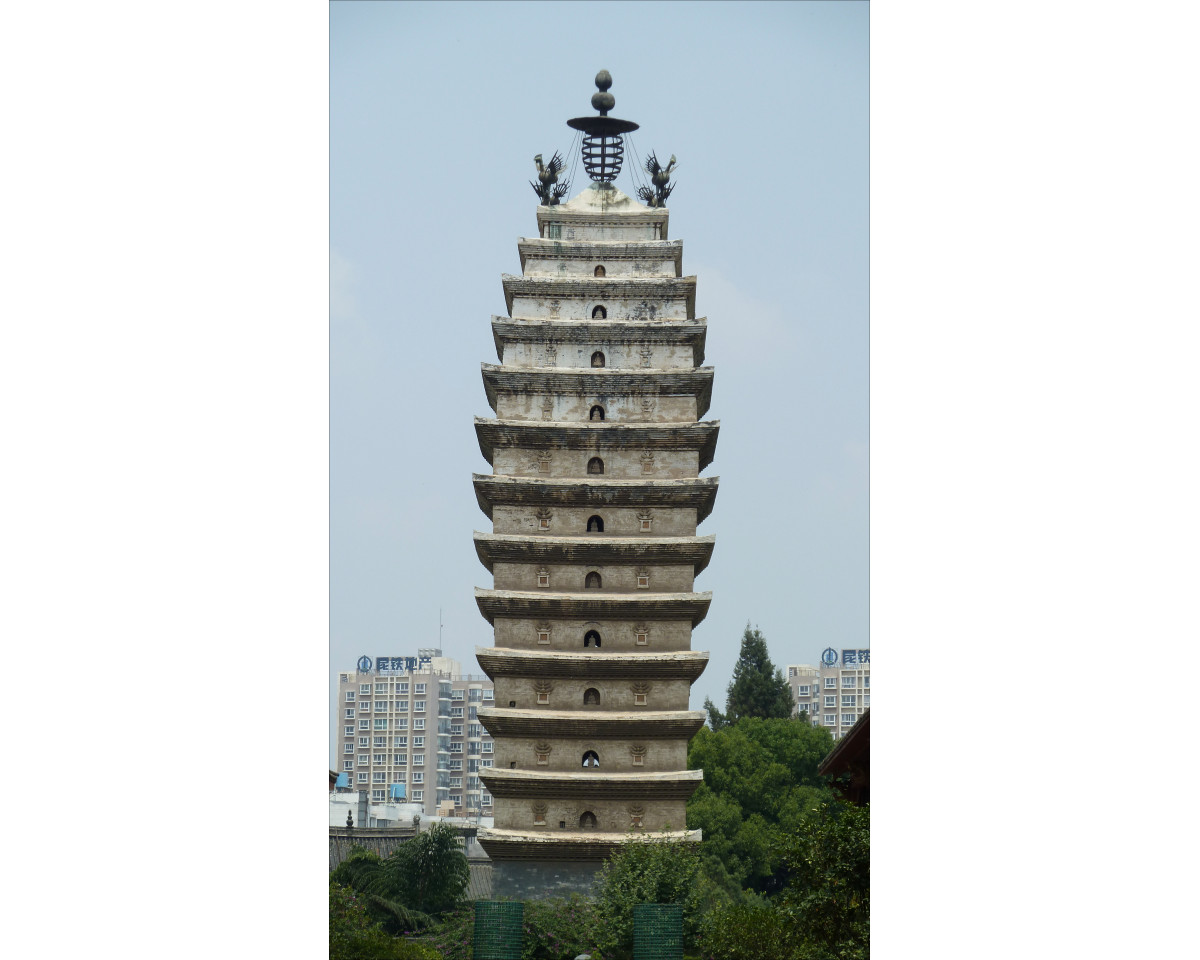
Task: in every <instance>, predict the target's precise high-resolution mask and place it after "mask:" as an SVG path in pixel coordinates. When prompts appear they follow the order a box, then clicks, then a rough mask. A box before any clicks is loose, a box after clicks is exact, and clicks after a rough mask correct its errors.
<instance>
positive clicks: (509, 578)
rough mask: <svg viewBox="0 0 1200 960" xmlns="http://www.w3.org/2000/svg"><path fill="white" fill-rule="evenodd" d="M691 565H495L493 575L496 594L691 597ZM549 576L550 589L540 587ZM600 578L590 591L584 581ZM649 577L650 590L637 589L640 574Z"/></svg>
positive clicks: (692, 580)
mask: <svg viewBox="0 0 1200 960" xmlns="http://www.w3.org/2000/svg"><path fill="white" fill-rule="evenodd" d="M692 569H693V568H692V565H691V564H686V565H684V564H671V565H669V566H667V565H664V564H649V563H636V562H631V563H621V564H616V563H611V564H589V565H587V566H584V565H582V564H554V563H545V564H543V563H506V562H497V563H495V564H493V567H492V575H493V577H494V578H495V588H494V589H496V590H538V589H545V590H546V592H548V593H562V592H569V593H576V592H586V593H587V594H588V595H589V596H591V595H593V594H594V595H597V596H602V595H605V594H610V593H690V592H691V591H692V588H693V584H694V581H695V577H694V575H693V573H692ZM540 570H546V571H548V573H549V574H550V585H549V587H543V588H539V587H538V582H537V578H538V571H540ZM593 571H594V572H596V573H599V574H600V578H601V581H602V582H603V587H601V588H600V589H599V590H597V589H595V588H591V589H587V588H585V587H584V585H583V581H584V578H585V577H586V576H587V574H588V573H590V572H593ZM639 571H642V572H645V573H648V574H649V575H650V586H649V587H643V588H640V589H639V588H638V585H637V573H638V572H639Z"/></svg>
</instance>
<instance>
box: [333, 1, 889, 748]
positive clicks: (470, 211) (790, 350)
mask: <svg viewBox="0 0 1200 960" xmlns="http://www.w3.org/2000/svg"><path fill="white" fill-rule="evenodd" d="M550 10H551V8H549V7H547V6H546V5H544V4H530V5H522V4H495V3H485V4H459V5H449V4H378V3H337V4H334V5H332V6H331V8H330V16H331V19H330V558H329V560H330V674H331V680H330V690H331V707H330V709H331V714H333V713H336V703H334V697H335V695H336V683H335V681H336V674H337V672H338V671H341V670H347V669H352V668H353V666H354V663H355V661H356V660H357V659H358V657H359V656H360V655H362V654H367V655H369V656H371V657H375V656H378V655H389V656H401V655H411V654H413V653H415V651H416V649H417V648H418V647H426V646H438V644H439V612H440V616H441V624H442V628H441V631H440V645H441V647H442V650H443V653H444V655H446V656H450V657H454V658H455V659H457V660H459V661H460V662H461V664H462V669H463V671H464V672H467V673H475V674H478V673H480V670H479V667H478V663H477V662H476V660H475V656H474V651H475V648H476V647H478V646H490V645H491V643H492V637H491V628H490V627H489V625H488V624H487V622H486V621H485V620H484V619H483V618H482V617H481V616H480V614H479V612H478V610H477V608H476V606H475V601H474V597H473V588H474V587H476V586H481V587H490V586H491V577H490V575H489V574H488V572H487V570H486V569H485V568H483V567H482V566H481V565H480V564H479V562H478V560H477V558H476V556H475V551H474V548H473V546H472V542H471V533H472V531H473V530H484V529H488V530H490V522H489V521H488V519H487V518H486V517H485V516H484V515H483V514H482V513H481V512H480V511H479V509H478V507H477V506H476V503H475V498H474V494H473V491H472V488H471V474H472V472H480V473H488V472H490V467H489V465H488V464H487V462H486V461H485V460H483V458H482V456H481V455H480V453H479V449H478V446H477V444H476V441H475V434H474V430H473V427H472V418H473V417H475V416H492V415H493V414H492V412H491V410H490V409H489V407H488V405H487V402H486V399H485V396H484V392H483V387H482V382H481V379H480V372H479V364H480V363H481V362H488V363H496V362H497V358H496V355H495V349H494V346H493V343H492V336H491V327H490V318H491V316H492V315H493V314H499V315H504V314H505V313H506V311H505V305H504V299H503V293H502V289H501V283H500V276H501V274H503V273H512V274H519V273H520V262H519V259H518V257H517V250H516V243H517V239H518V238H519V237H528V236H536V235H537V225H536V220H535V210H536V205H537V198H536V197H535V196H534V193H533V191H532V190H531V189H530V187H529V185H528V181H529V180H530V179H531V178H533V177H534V165H533V162H532V158H533V156H534V154H537V153H541V154H542V155H543V156H545V157H549V156H550V155H551V154H553V153H554V152H555V151H556V150H557V151H560V152H562V153H563V154H564V155H566V156H567V162H568V164H570V163H571V162H572V160H573V157H571V156H570V155H568V148H569V147H570V145H571V138H572V136H573V133H574V132H573V131H572V130H570V129H569V128H568V127H567V126H566V121H567V120H568V119H569V118H571V117H576V116H580V115H589V114H592V113H593V112H594V111H593V110H592V108H591V106H590V98H591V95H592V93H594V92H595V89H596V88H595V86H594V77H595V75H596V73H597V71H599V70H600V69H602V68H603V69H607V70H609V72H610V73H611V74H612V76H613V86H612V89H611V91H610V92H611V93H613V95H614V96H615V97H616V106H615V108H614V109H613V110H612V111H611V114H612V115H613V116H618V117H622V118H625V119H630V120H633V121H635V122H637V123H638V124H640V129H639V130H638V131H636V132H635V133H634V134H633V135H632V138H631V139H632V141H633V146H634V147H635V148H636V149H637V151H638V152H639V154H640V155H641V156H642V157H643V158H644V157H645V155H646V154H647V153H648V152H650V151H655V152H656V153H657V155H658V156H659V157H661V158H662V159H663V160H664V161H665V160H666V158H667V157H668V156H670V155H671V154H674V155H675V156H676V157H677V158H678V165H677V167H676V172H675V182H676V184H677V186H676V188H675V191H674V193H673V194H672V196H671V199H670V201H669V209H670V213H671V222H670V235H671V237H672V239H678V240H682V241H683V258H684V259H683V272H684V274H685V275H695V276H696V277H697V296H696V314H697V316H707V317H708V322H709V334H708V340H707V346H706V357H705V363H706V365H711V366H713V367H715V370H716V375H715V382H714V389H713V402H712V408H711V409H710V411H709V413H708V414H707V415H706V419H717V420H720V421H721V433H720V438H719V441H718V445H717V453H716V459H715V461H714V463H713V464H712V466H710V467H709V468H708V469H707V470H706V471H705V473H704V475H705V476H713V475H716V476H719V477H720V479H721V484H720V491H719V493H718V496H717V501H716V507H715V509H714V511H713V513H712V515H711V516H710V517H709V519H708V520H706V521H705V522H704V524H703V525H702V526H701V529H700V531H699V532H700V533H702V534H706V535H715V536H716V543H717V546H716V551H715V553H714V555H713V560H712V563H711V564H710V566H709V567H708V568H707V570H705V571H704V573H702V574H701V575H700V577H698V578H697V584H696V589H698V590H706V591H711V592H712V594H713V602H712V606H711V609H710V611H709V614H708V617H707V618H706V619H705V621H704V622H703V623H701V624H700V625H699V626H698V627H697V628H696V630H695V631H694V633H693V637H692V645H693V648H694V649H698V650H707V651H709V652H710V654H711V659H710V661H709V665H708V668H707V669H706V671H705V672H704V674H703V675H702V676H701V677H700V679H699V680H698V681H697V682H696V683H695V684H694V685H693V688H692V705H693V708H694V709H698V708H699V706H700V705H701V704H702V703H703V701H704V699H705V697H711V698H712V699H713V701H714V702H716V703H717V704H718V705H722V706H723V705H724V702H725V688H726V685H727V684H728V682H729V679H730V676H731V674H732V670H733V666H734V663H735V660H736V657H737V653H738V648H739V641H740V638H741V635H742V632H743V629H744V627H745V625H746V623H747V622H750V623H752V624H754V625H756V626H758V627H760V628H761V630H762V631H763V633H764V634H765V635H766V637H767V641H768V646H769V650H770V654H771V656H772V658H773V660H774V662H775V663H776V665H778V666H780V667H785V666H786V665H787V664H789V663H812V664H815V663H817V661H818V657H819V654H820V651H821V650H823V649H824V648H825V647H828V646H832V647H835V648H839V649H840V648H841V647H843V646H845V647H865V646H868V645H869V644H870V629H869V616H868V466H869V440H870V430H869V422H868V320H869V317H868V186H869V184H868V161H869V155H868V146H869V143H868V119H869V113H868V79H869V77H868V6H867V4H866V3H856V2H850V3H844V2H840V3H804V4H789V3H763V4H753V3H750V4H736V5H734V4H721V3H706V4H699V5H694V6H691V7H689V8H687V14H686V15H681V14H682V13H683V10H682V9H681V8H680V6H679V5H678V4H640V3H639V4H624V3H606V4H582V3H580V4H557V5H555V6H554V7H553V13H552V14H551V13H550ZM597 18H600V19H603V20H606V21H608V22H609V24H610V25H611V29H609V30H605V31H597V30H596V29H595V25H596V21H597ZM547 28H552V29H553V32H554V34H555V35H556V36H563V35H565V36H569V37H572V38H573V39H572V42H571V44H570V51H571V52H570V56H569V57H561V56H560V57H555V59H554V60H553V62H548V61H547V53H548V49H549V48H548V47H547V44H546V30H547ZM629 166H630V164H629V163H627V164H626V169H625V171H623V173H622V175H621V178H620V179H619V180H618V182H617V186H618V188H619V189H622V190H624V192H626V193H628V194H630V195H633V194H634V193H635V187H634V185H633V182H632V180H631V174H630V171H629ZM587 182H588V181H587V179H586V175H585V174H584V173H583V171H582V168H580V169H579V170H578V171H577V173H576V178H575V181H574V182H573V183H572V185H571V191H570V195H571V196H575V195H576V194H577V193H578V192H579V191H580V190H581V189H583V188H584V187H585V186H586V184H587ZM334 723H336V717H333V718H332V719H331V746H330V751H331V762H332V756H333V749H334V748H333V744H332V739H333V734H334V733H336V730H333V729H332V724H334Z"/></svg>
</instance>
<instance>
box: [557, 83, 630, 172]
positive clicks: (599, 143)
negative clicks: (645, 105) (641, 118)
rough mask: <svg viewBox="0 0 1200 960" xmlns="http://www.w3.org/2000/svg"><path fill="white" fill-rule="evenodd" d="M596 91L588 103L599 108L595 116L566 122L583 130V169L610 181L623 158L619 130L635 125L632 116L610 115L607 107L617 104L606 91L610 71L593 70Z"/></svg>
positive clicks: (623, 143) (628, 128)
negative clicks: (630, 118) (617, 116)
mask: <svg viewBox="0 0 1200 960" xmlns="http://www.w3.org/2000/svg"><path fill="white" fill-rule="evenodd" d="M596 86H597V87H598V88H599V92H598V93H593V94H592V106H593V107H595V109H597V110H599V111H600V116H598V117H576V118H575V119H574V120H568V121H567V126H568V127H571V128H572V129H573V130H582V131H583V134H584V136H583V169H584V170H586V171H587V175H588V176H589V177H590V178H591V179H592V180H593V181H595V182H596V183H612V182H613V181H614V180H616V179H617V175H618V174H619V173H620V172H621V163H622V161H623V160H624V158H625V141H624V140H623V139H622V138H621V134H623V133H630V132H632V131H634V130H636V129H637V128H638V125H637V124H636V123H634V122H633V121H632V120H618V119H617V118H616V117H610V116H609V115H608V111H609V110H611V109H612V108H613V107H614V106H616V104H617V100H616V97H614V96H613V95H612V94H611V93H609V92H608V88H609V87H611V86H612V74H611V73H609V72H608V71H607V70H601V71H600V72H599V73H598V74H596Z"/></svg>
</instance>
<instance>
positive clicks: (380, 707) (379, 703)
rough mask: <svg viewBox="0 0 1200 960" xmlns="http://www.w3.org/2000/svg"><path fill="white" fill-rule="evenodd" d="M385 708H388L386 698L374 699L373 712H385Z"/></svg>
mask: <svg viewBox="0 0 1200 960" xmlns="http://www.w3.org/2000/svg"><path fill="white" fill-rule="evenodd" d="M387 708H388V702H387V701H386V700H376V701H375V712H376V713H387Z"/></svg>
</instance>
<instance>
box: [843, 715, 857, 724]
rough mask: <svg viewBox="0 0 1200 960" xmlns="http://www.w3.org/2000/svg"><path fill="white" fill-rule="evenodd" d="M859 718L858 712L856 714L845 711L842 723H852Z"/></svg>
mask: <svg viewBox="0 0 1200 960" xmlns="http://www.w3.org/2000/svg"><path fill="white" fill-rule="evenodd" d="M857 719H858V715H857V714H854V713H843V714H842V723H848V724H852V723H854V721H855V720H857Z"/></svg>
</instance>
